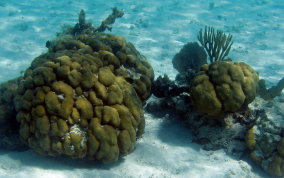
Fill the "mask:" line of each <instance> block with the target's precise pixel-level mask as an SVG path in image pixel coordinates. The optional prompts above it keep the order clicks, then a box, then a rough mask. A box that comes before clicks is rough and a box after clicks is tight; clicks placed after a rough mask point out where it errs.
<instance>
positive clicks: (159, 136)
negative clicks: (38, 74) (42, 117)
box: [0, 0, 284, 178]
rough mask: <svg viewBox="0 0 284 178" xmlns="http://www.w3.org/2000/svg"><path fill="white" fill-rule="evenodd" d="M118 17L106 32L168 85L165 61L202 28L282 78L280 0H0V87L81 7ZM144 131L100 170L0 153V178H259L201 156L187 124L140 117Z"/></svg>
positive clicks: (238, 56) (220, 155) (239, 57)
mask: <svg viewBox="0 0 284 178" xmlns="http://www.w3.org/2000/svg"><path fill="white" fill-rule="evenodd" d="M114 6H116V7H118V8H120V9H123V10H124V11H125V15H124V16H123V18H121V19H118V20H117V21H116V23H115V24H114V25H113V30H112V32H111V33H113V34H117V35H122V36H124V37H125V38H126V39H127V40H128V41H130V42H132V43H133V44H134V45H135V47H136V48H137V49H138V50H139V51H140V52H141V53H142V54H143V55H145V56H146V57H147V58H148V60H149V61H150V63H151V64H152V66H153V68H154V70H155V75H156V76H158V75H162V74H164V73H167V74H168V75H169V76H170V78H171V79H174V77H175V75H176V73H177V72H176V71H175V70H174V69H173V67H172V64H171V59H172V57H173V56H174V54H175V53H177V52H178V51H179V49H180V48H181V47H182V46H183V45H184V44H185V43H187V42H190V41H196V40H197V38H196V35H197V33H198V31H199V29H200V28H203V27H204V26H205V25H210V26H214V27H215V28H217V29H221V30H223V31H224V32H226V33H231V34H232V35H233V41H234V44H233V46H232V50H231V53H230V55H229V56H230V57H232V58H233V59H234V60H236V61H244V62H246V63H248V64H250V65H251V66H253V67H254V69H256V70H257V71H258V72H259V73H260V77H261V78H264V79H266V80H267V82H268V85H269V86H271V85H274V84H276V83H277V81H278V80H280V79H281V78H282V77H283V76H284V70H283V69H284V13H283V11H284V1H283V0H273V1H272V0H247V1H244V0H234V1H230V0H218V1H217V0H215V1H214V0H211V1H210V0H209V1H208V0H199V1H193V0H157V1H154V0H153V1H147V0H145V1H136V0H121V1H115V0H94V1H89V0H82V1H73V0H61V1H60V0H26V1H22V0H13V1H11V0H1V1H0V23H1V25H0V34H1V37H0V82H3V81H6V80H8V79H12V78H14V77H17V76H19V75H20V74H21V72H22V71H23V70H25V69H26V68H27V67H28V66H29V64H30V63H31V61H32V60H33V59H34V58H35V57H36V56H38V55H40V54H41V53H43V52H46V51H47V50H46V48H45V42H46V41H47V40H50V39H53V38H55V37H56V32H58V31H60V29H61V26H62V25H64V24H71V25H73V24H75V23H76V22H77V17H78V13H79V11H80V9H84V10H85V11H86V14H87V19H89V21H91V22H93V24H94V25H99V23H100V22H101V20H103V19H104V18H106V17H107V15H108V14H110V12H111V8H112V7H114ZM145 117H146V131H145V134H144V135H143V138H142V139H140V140H138V143H137V148H136V150H135V151H134V152H133V153H131V154H130V155H128V156H126V157H123V158H122V159H120V161H118V162H117V163H114V164H111V165H101V164H98V163H93V162H82V161H76V160H69V159H61V158H60V159H58V158H47V157H40V156H38V155H36V154H34V153H33V152H32V151H26V152H7V151H1V152H0V177H29V178H33V177H41V178H45V177H54V178H65V177H68V178H71V177H238V178H239V177H264V176H266V175H265V174H263V173H262V172H261V171H259V169H257V167H255V166H253V164H251V163H249V162H247V161H246V160H238V159H236V158H234V157H232V156H230V155H227V154H226V153H225V152H224V151H223V150H218V151H214V152H212V151H204V150H202V149H201V147H200V146H199V145H197V144H195V143H192V135H191V133H190V132H189V130H188V129H187V128H186V126H185V125H184V124H183V123H182V122H180V121H176V120H173V119H169V120H167V119H164V118H155V117H153V116H152V115H150V114H149V113H145Z"/></svg>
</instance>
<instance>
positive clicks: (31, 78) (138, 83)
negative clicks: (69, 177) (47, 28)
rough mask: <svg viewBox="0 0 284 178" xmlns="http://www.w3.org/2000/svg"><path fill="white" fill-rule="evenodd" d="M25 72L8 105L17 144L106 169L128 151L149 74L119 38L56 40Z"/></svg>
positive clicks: (139, 124) (140, 125)
mask: <svg viewBox="0 0 284 178" xmlns="http://www.w3.org/2000/svg"><path fill="white" fill-rule="evenodd" d="M47 47H48V49H49V51H48V52H47V53H45V54H42V55H41V56H39V57H37V58H36V59H35V60H34V61H33V62H32V64H31V66H30V67H29V68H28V69H27V70H26V71H25V74H24V77H23V79H22V81H21V82H20V84H19V86H18V90H17V94H16V96H15V98H14V105H15V108H16V111H17V116H16V118H17V120H18V121H19V122H20V137H21V138H22V139H23V140H24V142H25V143H27V144H28V145H29V146H30V147H31V148H32V149H33V150H34V151H35V152H37V153H39V154H41V155H51V156H59V155H67V156H69V157H72V158H88V159H91V160H93V159H95V160H100V161H102V162H104V163H109V162H114V161H116V160H117V159H118V157H119V156H120V155H126V154H128V153H130V152H131V151H133V149H134V148H135V143H136V139H137V137H139V136H141V135H142V133H143V130H144V125H145V121H144V117H143V111H142V103H143V102H144V101H145V100H146V99H147V98H148V97H149V96H150V88H151V82H152V80H153V78H154V75H153V70H152V67H151V66H150V65H149V64H148V63H147V61H146V59H145V57H143V56H142V55H140V54H139V52H138V51H137V50H136V49H135V48H134V46H133V45H132V44H131V43H127V42H126V41H125V39H124V38H123V37H120V36H115V35H110V34H105V33H93V34H91V35H86V34H82V35H79V36H76V37H75V36H69V35H66V36H61V37H58V38H57V39H55V40H53V41H48V42H47Z"/></svg>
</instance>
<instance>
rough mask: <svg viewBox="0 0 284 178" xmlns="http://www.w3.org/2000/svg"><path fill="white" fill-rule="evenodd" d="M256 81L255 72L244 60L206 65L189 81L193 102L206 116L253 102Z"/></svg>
mask: <svg viewBox="0 0 284 178" xmlns="http://www.w3.org/2000/svg"><path fill="white" fill-rule="evenodd" d="M257 84H258V74H257V73H256V72H255V71H254V70H253V69H252V68H251V67H250V66H249V65H247V64H245V63H238V62H235V63H232V62H224V61H221V62H214V63H212V64H210V65H207V64H205V65H204V66H203V67H202V71H201V72H199V74H198V75H197V76H196V77H195V78H194V79H193V82H192V87H191V91H190V93H191V97H192V104H193V105H194V107H195V108H196V109H197V110H198V111H199V112H200V113H202V114H204V115H206V116H208V117H212V118H215V117H222V116H223V115H224V113H226V112H235V111H237V110H239V109H241V108H242V107H246V106H247V105H248V104H249V103H250V102H252V101H253V99H254V98H255V96H256V90H257Z"/></svg>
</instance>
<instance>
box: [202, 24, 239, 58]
mask: <svg viewBox="0 0 284 178" xmlns="http://www.w3.org/2000/svg"><path fill="white" fill-rule="evenodd" d="M232 37H233V36H232V35H231V34H229V35H226V34H225V33H224V32H222V31H221V30H217V31H215V29H214V28H213V27H208V26H205V29H204V33H203V31H202V29H200V31H199V34H198V36H197V38H198V40H199V42H200V43H201V45H202V46H203V47H204V48H205V50H206V52H207V54H208V56H209V60H210V62H211V63H213V62H216V61H224V59H225V57H226V56H227V55H228V54H229V52H230V50H231V46H232V44H233V42H232Z"/></svg>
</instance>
